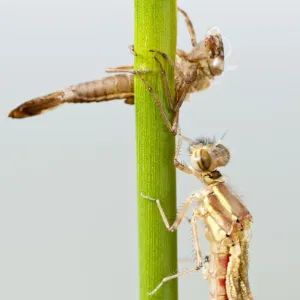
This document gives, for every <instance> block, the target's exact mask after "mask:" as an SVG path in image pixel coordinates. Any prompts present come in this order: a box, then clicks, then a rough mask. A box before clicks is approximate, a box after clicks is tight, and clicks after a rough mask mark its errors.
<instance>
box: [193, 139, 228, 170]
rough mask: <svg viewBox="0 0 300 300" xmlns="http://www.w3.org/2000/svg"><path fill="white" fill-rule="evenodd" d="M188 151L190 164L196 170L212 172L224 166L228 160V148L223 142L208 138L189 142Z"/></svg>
mask: <svg viewBox="0 0 300 300" xmlns="http://www.w3.org/2000/svg"><path fill="white" fill-rule="evenodd" d="M189 151H190V153H191V159H190V165H191V167H192V168H193V169H194V170H195V171H197V172H213V171H215V170H216V169H217V168H219V167H224V166H226V165H227V164H228V162H229V160H230V152H229V150H228V149H227V148H226V147H225V146H224V145H223V144H221V143H216V142H215V141H214V140H212V139H208V138H204V139H200V140H198V141H197V142H195V143H194V144H191V146H190V148H189Z"/></svg>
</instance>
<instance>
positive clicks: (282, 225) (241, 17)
mask: <svg viewBox="0 0 300 300" xmlns="http://www.w3.org/2000/svg"><path fill="white" fill-rule="evenodd" d="M178 4H179V5H180V6H181V7H182V8H184V9H185V10H186V11H187V12H188V13H189V14H190V16H191V18H192V20H193V22H194V25H195V28H196V31H197V36H198V40H199V39H200V38H202V37H203V35H204V34H205V31H206V30H207V29H208V28H209V27H211V26H213V25H218V26H219V28H220V29H221V31H222V34H223V35H224V36H226V37H227V38H228V39H229V40H230V42H231V44H232V51H233V52H232V55H231V56H230V57H229V58H228V59H227V65H228V64H232V65H237V66H238V68H237V69H236V70H235V71H232V72H227V73H225V74H224V76H223V77H222V78H221V79H218V82H220V84H218V85H215V86H214V87H213V88H211V89H210V90H208V91H206V92H203V93H202V94H197V95H194V96H193V97H192V103H191V104H190V103H187V104H185V105H184V107H183V109H182V118H181V121H182V123H181V124H182V129H183V132H184V133H185V134H186V135H187V136H190V137H197V136H200V135H203V134H205V135H211V134H214V135H216V136H217V137H218V136H220V135H221V134H222V133H223V132H224V131H225V130H227V129H228V130H229V131H228V134H227V136H226V139H225V140H224V143H226V144H227V145H228V147H229V148H230V149H231V151H232V161H231V163H230V165H229V166H228V167H227V169H226V170H225V173H226V175H227V176H228V177H229V181H230V183H231V184H232V185H233V187H234V188H235V189H236V190H237V191H238V192H239V194H241V195H242V196H243V199H244V201H245V202H246V204H247V205H248V207H249V209H250V210H251V212H252V213H253V215H254V218H255V223H254V225H253V238H252V243H251V267H250V277H251V283H252V289H253V294H254V296H255V299H273V300H274V299H299V288H298V286H299V267H300V263H299V259H298V256H299V255H298V253H299V246H300V243H299V233H298V231H299V225H300V221H299V208H300V205H299V201H300V199H299V190H298V187H299V168H300V162H299V146H300V144H299V129H300V122H299V117H300V116H299V113H300V106H299V97H298V94H299V92H298V91H299V79H298V78H299V75H298V72H299V51H300V42H299V29H300V28H299V27H300V21H299V4H298V2H297V1H292V0H289V1H277V2H276V1H260V0H252V1H237V0H228V1H220V0H218V1H201V0H186V1H183V0H181V1H178ZM178 26H179V30H178V34H179V36H178V45H179V47H181V48H184V49H189V48H190V42H189V37H188V33H187V30H186V27H185V25H184V22H183V19H182V18H181V17H179V23H178ZM0 37H1V48H0V53H1V55H0V83H1V101H0V116H1V119H0V120H1V121H0V122H1V123H0V139H1V140H0V141H1V142H0V143H1V148H0V197H1V207H0V228H1V230H0V241H1V242H0V298H1V299H3V300H19V299H22V300H25V299H26V300H27V299H28V300H29V299H30V300H41V299H43V300H53V299H55V300H66V299H72V300H81V299H85V300H94V299H104V298H105V299H120V298H122V299H137V298H138V288H137V274H138V273H137V270H138V268H137V222H136V216H137V212H136V190H135V128H134V108H133V107H130V106H125V105H124V104H123V103H122V101H116V102H115V103H109V104H107V105H106V104H90V105H65V106H64V107H61V108H60V109H57V110H55V111H53V112H50V113H47V114H45V115H43V116H40V117H35V118H30V119H26V120H21V121H19V120H11V119H8V118H7V117H6V115H7V113H8V112H9V110H10V109H11V108H13V107H15V106H16V105H18V104H20V103H21V102H23V101H24V100H28V99H30V98H32V97H35V96H39V95H43V94H45V93H49V92H52V91H55V90H57V89H59V88H63V87H65V86H68V85H70V84H73V83H77V82H82V81H87V80H92V79H96V78H101V77H102V76H104V75H105V73H104V69H105V68H106V67H111V66H115V65H120V64H129V63H131V61H132V57H131V55H130V54H129V52H128V50H127V46H128V45H129V44H131V43H132V42H133V2H132V1H129V0H128V1H124V0H123V1H121V0H110V1H100V0H85V1H79V0H77V1H76V0H72V1H71V0H44V1H41V0H36V1H33V0H26V1H25V0H0ZM198 187H199V183H198V182H197V180H196V179H194V178H192V177H191V176H186V175H183V174H178V201H179V203H180V202H182V201H183V200H184V199H185V197H186V196H187V195H188V194H189V193H191V192H192V191H194V190H195V189H197V188H198ZM179 203H178V204H179ZM189 237H190V232H189V228H188V225H183V226H182V229H181V230H180V232H179V256H180V257H183V258H186V257H187V258H188V257H190V254H191V252H192V251H191V241H190V239H189ZM187 266H188V265H182V264H181V265H180V267H181V268H185V267H187ZM166 275H167V274H166ZM180 296H181V299H208V291H207V284H206V282H205V281H204V280H203V279H202V278H201V274H194V275H190V276H186V277H184V278H181V280H180Z"/></svg>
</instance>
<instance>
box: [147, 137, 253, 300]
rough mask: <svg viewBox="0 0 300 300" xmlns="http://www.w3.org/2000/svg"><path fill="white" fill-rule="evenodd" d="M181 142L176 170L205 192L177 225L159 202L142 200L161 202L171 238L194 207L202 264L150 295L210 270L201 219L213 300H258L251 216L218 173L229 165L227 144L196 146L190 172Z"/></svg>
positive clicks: (206, 141) (195, 234)
mask: <svg viewBox="0 0 300 300" xmlns="http://www.w3.org/2000/svg"><path fill="white" fill-rule="evenodd" d="M181 139H182V137H181V136H180V135H179V144H178V147H177V150H176V155H175V159H174V163H175V166H176V167H177V168H178V169H180V170H181V171H183V172H185V173H187V174H193V175H194V176H196V177H197V178H199V179H200V180H201V182H202V183H203V184H204V185H205V187H204V188H203V189H202V190H199V191H197V192H195V193H193V194H192V195H191V196H189V197H188V198H187V200H186V201H185V202H184V205H183V208H182V210H181V211H180V212H179V213H178V214H177V218H176V220H175V222H174V223H173V224H172V225H169V222H168V219H167V217H166V215H165V213H164V211H163V208H162V205H161V202H160V200H158V199H154V198H151V197H148V196H144V195H143V194H142V197H144V198H146V199H149V200H154V201H155V202H156V204H157V206H158V209H159V212H160V214H161V216H162V219H163V222H164V224H165V225H166V227H167V229H168V230H169V231H171V232H173V231H175V230H176V229H177V228H178V227H179V225H180V224H181V222H182V220H183V219H185V215H186V212H187V210H188V208H189V206H190V205H191V204H192V203H193V202H194V203H195V204H196V206H195V208H194V209H193V214H192V218H191V219H190V220H189V221H190V223H191V226H192V232H193V241H194V247H195V250H196V263H197V264H196V267H195V268H193V269H190V270H187V271H184V272H180V273H178V274H175V275H172V276H169V277H165V278H164V279H163V280H162V281H161V282H160V283H159V285H158V286H157V287H156V288H155V289H154V290H153V291H152V292H151V293H150V295H153V294H154V293H155V292H156V291H157V290H158V289H159V288H161V287H162V286H163V284H164V283H166V282H167V281H169V280H172V279H174V278H178V277H180V276H182V275H185V274H191V273H193V272H196V271H199V270H200V269H201V268H202V267H204V266H205V264H204V262H203V258H202V253H201V247H200V241H199V237H198V228H197V223H196V222H197V220H198V219H201V220H202V221H203V222H204V225H205V228H206V237H207V239H208V241H209V243H210V256H209V261H208V263H207V264H208V267H207V270H206V272H205V274H206V277H207V279H208V280H209V284H210V294H211V299H212V300H253V296H252V294H251V291H250V284H249V280H248V265H249V262H248V248H249V240H250V227H251V224H252V216H251V214H250V212H249V211H248V209H247V208H246V206H245V205H244V204H243V203H242V201H241V199H240V198H239V197H238V196H237V195H236V194H235V193H234V192H233V191H232V190H231V189H230V187H229V186H228V185H227V184H226V181H225V179H224V177H223V176H222V174H221V173H220V172H219V171H218V168H219V167H223V166H226V165H227V164H228V162H229V159H230V152H229V150H228V149H227V148H226V147H225V146H224V145H223V144H221V143H216V142H215V141H212V140H209V139H202V140H199V141H197V142H192V143H191V145H190V148H189V151H190V154H191V160H190V166H189V167H188V166H186V165H184V164H182V163H180V162H179V161H178V155H179V150H180V147H181ZM188 140H189V141H191V140H190V139H188Z"/></svg>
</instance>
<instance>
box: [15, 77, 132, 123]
mask: <svg viewBox="0 0 300 300" xmlns="http://www.w3.org/2000/svg"><path fill="white" fill-rule="evenodd" d="M133 95H134V94H133V75H130V74H118V75H115V76H109V77H105V78H103V79H99V80H94V81H89V82H85V83H79V84H75V85H72V86H70V87H68V88H65V89H63V90H62V91H58V92H54V93H51V94H48V95H46V96H42V97H37V98H34V99H32V100H29V101H26V102H24V103H23V104H21V105H20V106H18V107H16V108H15V109H13V110H12V111H11V112H10V113H9V117H11V118H18V119H19V118H27V117H31V116H36V115H39V114H41V113H43V112H46V111H48V110H51V109H54V108H56V107H58V106H60V105H62V104H63V103H66V102H68V103H83V102H84V103H91V102H100V101H109V100H113V99H126V100H125V102H126V103H127V104H133V103H134V97H133Z"/></svg>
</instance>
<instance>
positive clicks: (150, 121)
mask: <svg viewBox="0 0 300 300" xmlns="http://www.w3.org/2000/svg"><path fill="white" fill-rule="evenodd" d="M176 30H177V3H176V0H135V40H134V47H135V51H136V53H137V56H136V58H135V69H138V70H152V72H151V73H149V74H144V75H143V76H144V77H145V78H146V80H147V81H148V82H149V84H150V85H151V86H152V87H153V89H154V91H155V93H156V94H157V95H158V97H159V99H160V100H161V102H162V103H163V105H164V107H165V108H166V111H167V112H168V116H169V118H170V119H171V120H172V114H171V113H170V112H169V111H168V106H167V98H166V92H165V89H164V88H163V81H162V77H161V74H160V72H159V71H158V66H157V63H156V62H155V60H154V59H153V54H152V53H150V52H149V49H158V50H161V51H163V52H165V53H167V54H168V55H169V56H170V57H171V58H172V59H173V60H175V51H176V36H177V34H176ZM159 59H160V60H161V61H162V63H163V65H164V68H165V69H166V72H167V76H168V79H169V82H170V86H171V91H172V92H173V94H174V70H173V68H171V67H170V66H169V65H168V64H166V62H165V61H164V60H163V59H162V58H161V57H159ZM134 91H135V92H134V94H135V107H136V136H137V180H138V222H139V223H138V226H139V268H140V271H139V274H140V299H150V297H149V296H148V292H151V291H152V290H153V289H154V288H155V287H156V286H157V285H158V284H159V283H160V281H161V280H162V279H163V278H164V277H166V276H168V275H171V274H174V273H175V272H177V236H176V233H175V232H173V233H171V232H169V231H167V229H166V227H165V225H164V224H163V222H162V218H161V216H160V214H159V211H158V208H157V205H156V203H155V202H152V201H150V200H146V199H144V198H142V197H141V196H140V194H141V192H142V193H144V194H145V195H148V196H151V197H155V198H158V199H160V200H161V203H162V206H163V209H164V210H165V212H166V214H167V216H168V218H169V219H170V220H174V219H175V217H176V174H175V168H174V165H173V157H174V150H175V138H174V137H173V136H172V135H171V134H170V133H169V131H168V129H167V127H166V125H165V123H164V122H163V120H162V117H161V114H160V112H159V110H158V108H157V106H156V104H155V102H154V100H153V98H152V96H151V95H150V93H149V91H148V90H147V88H146V87H145V86H144V85H143V84H142V82H141V81H140V80H139V79H138V78H137V77H136V78H135V85H134ZM152 297H153V298H154V299H164V300H176V299H177V280H172V281H169V282H167V283H166V284H164V286H163V287H162V288H161V289H160V290H159V291H158V292H157V293H156V294H155V295H154V296H152ZM153 298H152V299H153Z"/></svg>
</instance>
